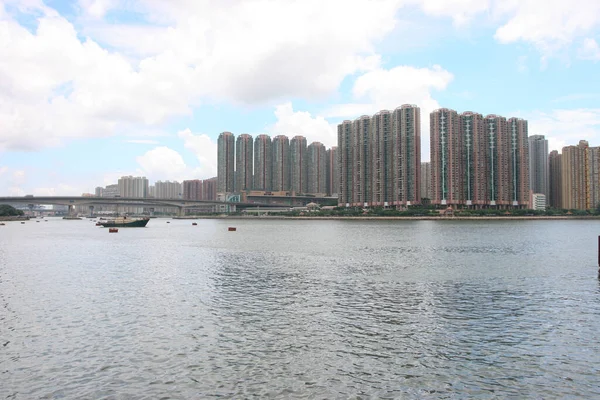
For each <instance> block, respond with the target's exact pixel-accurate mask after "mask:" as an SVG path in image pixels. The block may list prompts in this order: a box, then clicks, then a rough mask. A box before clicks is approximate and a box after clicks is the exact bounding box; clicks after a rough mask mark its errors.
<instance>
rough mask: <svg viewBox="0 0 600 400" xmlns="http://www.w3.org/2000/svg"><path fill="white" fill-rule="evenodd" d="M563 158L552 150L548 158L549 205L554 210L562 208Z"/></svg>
mask: <svg viewBox="0 0 600 400" xmlns="http://www.w3.org/2000/svg"><path fill="white" fill-rule="evenodd" d="M561 160H562V156H561V154H560V153H559V152H558V151H557V150H552V151H551V152H550V155H549V156H548V169H549V174H548V175H549V179H548V181H549V182H548V183H549V194H550V198H549V205H550V207H552V208H562V163H561Z"/></svg>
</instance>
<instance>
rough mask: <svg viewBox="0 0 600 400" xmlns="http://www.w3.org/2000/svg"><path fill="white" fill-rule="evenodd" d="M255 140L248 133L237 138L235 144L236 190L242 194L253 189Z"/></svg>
mask: <svg viewBox="0 0 600 400" xmlns="http://www.w3.org/2000/svg"><path fill="white" fill-rule="evenodd" d="M253 148H254V147H253V139H252V136H250V135H248V134H247V133H244V134H241V135H239V136H238V137H237V139H236V143H235V176H236V181H235V190H236V191H238V192H240V191H243V190H251V189H252V179H253V176H252V173H253V166H254V162H253V157H254V151H253Z"/></svg>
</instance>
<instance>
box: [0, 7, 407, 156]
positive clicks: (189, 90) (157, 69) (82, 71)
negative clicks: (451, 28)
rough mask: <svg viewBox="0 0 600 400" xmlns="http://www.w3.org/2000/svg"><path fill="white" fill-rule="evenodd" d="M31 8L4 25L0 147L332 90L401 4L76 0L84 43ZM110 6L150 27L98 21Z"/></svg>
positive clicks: (365, 66)
mask: <svg viewBox="0 0 600 400" xmlns="http://www.w3.org/2000/svg"><path fill="white" fill-rule="evenodd" d="M30 3H31V5H27V6H25V5H23V4H19V3H18V2H17V4H19V6H20V9H21V11H22V12H32V13H35V15H36V16H39V18H38V26H37V28H36V29H35V31H34V32H33V33H32V32H30V31H29V30H27V29H26V28H24V27H23V26H21V25H20V24H19V23H18V22H17V20H16V19H15V18H13V17H11V16H7V15H4V14H2V15H3V17H2V19H1V20H0V53H1V54H2V61H3V62H2V63H0V150H2V149H35V148H41V147H45V146H53V145H56V144H58V143H60V142H61V141H63V140H64V139H68V138H79V137H102V136H109V135H114V134H116V133H119V132H121V131H123V130H126V129H128V128H131V127H135V128H137V129H139V128H143V127H144V126H146V127H147V126H156V125H160V124H161V123H163V122H165V121H166V120H168V119H169V118H170V117H173V116H177V115H183V114H189V113H191V107H192V105H198V104H199V102H200V101H202V100H203V99H207V100H208V101H227V102H234V103H246V104H257V103H265V102H266V103H268V102H271V101H273V100H277V99H282V98H290V97H305V98H317V97H322V96H326V95H329V94H331V93H333V92H334V91H335V90H336V89H337V88H338V86H339V84H340V83H341V81H342V80H343V79H344V78H345V77H346V76H348V75H350V74H354V73H356V72H360V71H365V70H369V69H372V68H375V67H376V66H377V65H379V59H380V58H379V55H378V54H376V53H375V50H374V44H375V43H376V42H377V41H379V40H381V39H382V38H383V37H385V36H386V35H387V34H388V33H389V32H391V31H392V30H393V28H394V24H395V14H396V10H397V9H398V7H399V4H400V2H399V1H397V0H382V1H379V2H378V4H377V7H373V4H372V2H371V1H369V0H357V1H353V2H351V3H347V2H345V1H342V0H332V1H328V2H321V1H320V0H307V1H302V2H291V3H290V2H273V1H268V0H253V1H240V0H230V1H228V2H227V6H226V7H225V6H223V3H222V2H212V1H178V2H157V1H151V0H148V1H133V2H128V3H125V5H123V3H121V2H116V1H114V0H81V1H80V6H81V9H82V12H83V16H84V17H92V19H89V18H88V19H86V18H83V19H81V20H80V22H82V23H83V26H84V28H83V32H84V34H87V35H92V37H93V39H92V38H90V37H87V38H85V39H83V41H82V40H80V37H79V34H80V33H81V32H78V31H77V29H76V28H75V27H74V26H73V24H71V23H70V22H69V21H67V20H66V19H65V18H63V17H61V16H59V15H58V14H57V13H56V12H55V11H54V10H52V9H50V8H48V7H46V6H44V5H43V3H42V2H41V1H39V0H38V1H33V0H31V1H30ZM24 4H25V3H24ZM115 7H119V10H122V9H123V7H125V8H126V10H127V11H135V12H140V13H141V14H139V15H146V16H147V18H148V21H146V22H150V23H151V24H150V25H144V26H131V25H119V24H109V23H107V22H106V21H105V20H104V19H102V17H103V16H105V15H106V13H107V12H108V11H110V10H111V9H113V8H115ZM127 7H129V9H127ZM94 18H96V20H94ZM94 21H95V22H94ZM157 23H158V25H157ZM308 26H309V27H310V29H307V27H308ZM99 43H102V44H104V45H106V46H107V48H110V49H113V50H111V51H108V50H106V48H103V47H102V46H101V45H100V44H99Z"/></svg>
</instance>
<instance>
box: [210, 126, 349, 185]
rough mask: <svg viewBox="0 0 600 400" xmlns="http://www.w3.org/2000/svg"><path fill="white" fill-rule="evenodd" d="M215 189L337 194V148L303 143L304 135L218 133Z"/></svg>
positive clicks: (317, 143)
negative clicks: (254, 136) (253, 136)
mask: <svg viewBox="0 0 600 400" xmlns="http://www.w3.org/2000/svg"><path fill="white" fill-rule="evenodd" d="M217 153H218V154H217V169H218V173H217V192H218V193H240V192H244V191H253V190H256V191H265V192H286V193H288V194H289V195H296V196H298V195H302V194H313V195H321V196H335V195H337V188H338V186H339V184H338V179H337V178H338V176H339V171H338V163H337V148H336V147H332V148H331V149H326V148H325V146H324V145H323V144H322V143H320V142H313V143H311V144H310V145H307V141H306V138H305V137H304V136H294V137H293V138H292V139H291V140H290V139H289V138H288V137H287V136H285V135H278V136H275V137H274V138H273V139H271V137H270V136H269V135H258V136H257V137H256V138H255V139H253V138H252V136H250V135H248V134H241V135H239V136H238V137H237V139H236V138H235V136H234V134H233V133H231V132H223V133H221V134H220V135H219V139H218V143H217Z"/></svg>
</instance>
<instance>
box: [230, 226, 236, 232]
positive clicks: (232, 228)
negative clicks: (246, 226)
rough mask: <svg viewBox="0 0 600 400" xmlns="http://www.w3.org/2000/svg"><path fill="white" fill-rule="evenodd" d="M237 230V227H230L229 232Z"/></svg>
mask: <svg viewBox="0 0 600 400" xmlns="http://www.w3.org/2000/svg"><path fill="white" fill-rule="evenodd" d="M236 229H237V228H236V227H235V226H230V227H229V229H228V230H229V232H235V231H236Z"/></svg>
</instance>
